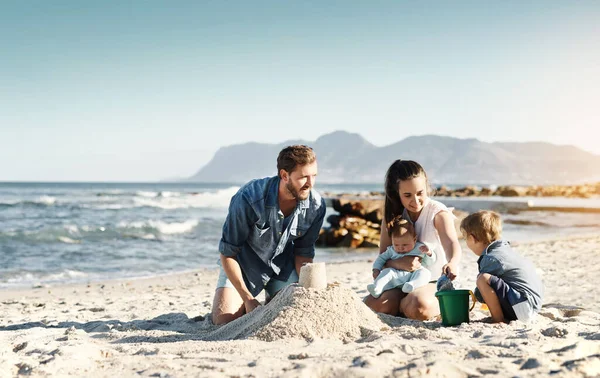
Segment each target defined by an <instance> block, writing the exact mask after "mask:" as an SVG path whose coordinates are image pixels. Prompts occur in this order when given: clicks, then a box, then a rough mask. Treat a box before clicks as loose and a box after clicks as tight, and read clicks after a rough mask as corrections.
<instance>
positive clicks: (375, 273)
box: [373, 269, 381, 279]
mask: <svg viewBox="0 0 600 378" xmlns="http://www.w3.org/2000/svg"><path fill="white" fill-rule="evenodd" d="M379 273H381V270H379V269H373V279H375V278H377V276H379Z"/></svg>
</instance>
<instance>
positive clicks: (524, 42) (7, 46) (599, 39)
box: [0, 0, 600, 181]
mask: <svg viewBox="0 0 600 378" xmlns="http://www.w3.org/2000/svg"><path fill="white" fill-rule="evenodd" d="M0 56H1V58H0V181H6V180H28V181H53V180H56V181H66V180H71V181H154V180H160V179H165V178H171V177H185V176H190V175H192V174H193V173H195V172H196V171H197V170H198V169H199V168H200V167H202V166H203V165H204V164H205V163H207V162H208V160H209V159H210V157H211V156H212V154H213V153H214V152H215V151H216V150H217V149H218V148H219V147H221V146H226V145H230V144H235V143H243V142H247V141H257V142H267V143H279V142H283V141H285V140H288V139H298V138H302V139H306V140H314V139H316V138H317V137H319V136H320V135H323V134H325V133H328V132H331V131H334V130H347V131H350V132H356V133H359V134H361V135H362V136H364V137H365V138H366V139H367V140H369V141H370V142H372V143H374V144H376V145H380V146H381V145H386V144H391V143H393V142H396V141H399V140H401V139H404V138H405V137H407V136H410V135H422V134H440V135H449V136H454V137H460V138H467V137H475V138H478V139H480V140H483V141H488V142H493V141H547V142H551V143H556V144H572V145H575V146H578V147H580V148H582V149H585V150H587V151H590V152H593V153H595V154H600V137H599V135H600V131H598V130H599V129H600V127H599V126H600V106H598V103H599V102H600V1H573V2H572V1H547V0H543V1H526V2H522V1H495V2H487V1H485V2H482V1H422V2H416V1H349V0H344V1H295V2H294V1H280V0H277V1H152V0H150V1H109V0H106V1H96V2H91V1H76V0H72V1H59V0H53V1H45V0H43V1H16V0H15V1H4V2H2V3H1V4H0ZM317 152H318V151H317ZM274 158H275V157H274Z"/></svg>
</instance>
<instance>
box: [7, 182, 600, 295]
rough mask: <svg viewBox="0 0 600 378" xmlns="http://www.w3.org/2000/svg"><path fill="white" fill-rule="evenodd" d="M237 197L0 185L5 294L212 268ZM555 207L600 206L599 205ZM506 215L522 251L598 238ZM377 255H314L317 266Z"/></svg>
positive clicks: (588, 226)
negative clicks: (562, 240)
mask: <svg viewBox="0 0 600 378" xmlns="http://www.w3.org/2000/svg"><path fill="white" fill-rule="evenodd" d="M238 189H239V186H235V185H231V184H202V183H148V184H145V183H0V288H9V287H10V288H15V287H31V286H32V285H33V286H36V285H54V284H63V283H76V282H93V281H99V280H105V279H115V278H141V277H148V276H155V275H161V274H168V273H174V272H183V271H190V270H194V269H197V268H215V267H216V261H217V259H218V251H217V247H218V244H219V239H220V237H221V234H220V233H221V227H222V225H223V221H224V220H225V217H226V215H227V206H228V204H229V200H230V199H231V196H232V195H233V194H234V193H235V192H236V191H237V190H238ZM316 189H317V190H319V191H322V192H329V193H356V194H364V193H368V192H371V191H378V192H380V191H382V186H381V184H372V185H369V184H357V185H349V184H343V185H342V184H340V185H327V184H318V186H317V187H316ZM438 199H439V200H441V201H442V202H444V201H445V199H444V198H438ZM447 200H448V201H449V202H452V201H450V199H447ZM493 200H494V201H503V200H504V199H493ZM519 200H522V201H524V200H527V199H519ZM538 200H542V201H543V200H544V199H536V201H538ZM461 201H462V203H461ZM474 201H475V199H469V198H466V199H464V198H463V199H460V201H457V200H453V204H452V206H456V207H457V208H461V207H464V208H468V207H469V206H468V205H469V204H471V205H476V202H474ZM546 201H550V200H546ZM550 202H551V203H552V204H553V205H554V206H570V205H572V206H584V207H585V206H591V207H600V203H598V200H597V199H592V200H571V199H565V198H563V199H556V198H555V199H552V200H551V201H550ZM456 203H458V205H457V204H456ZM582 204H583V205H582ZM463 205H464V206H463ZM469 210H471V209H469ZM327 211H328V215H329V214H333V213H335V211H333V209H330V208H328V210H327ZM503 216H504V219H505V225H504V230H505V238H506V239H509V240H514V241H518V242H526V241H536V240H545V239H550V238H555V237H565V236H572V235H578V234H597V233H598V232H599V231H600V214H598V213H563V212H555V211H541V212H537V211H533V212H531V211H527V212H521V213H517V214H509V213H506V214H503ZM327 225H328V224H327V222H325V226H327ZM375 254H376V251H375V250H351V249H345V248H323V247H317V252H316V261H325V262H327V261H346V260H354V259H360V258H365V257H366V256H375Z"/></svg>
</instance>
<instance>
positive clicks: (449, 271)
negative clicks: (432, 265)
mask: <svg viewBox="0 0 600 378" xmlns="http://www.w3.org/2000/svg"><path fill="white" fill-rule="evenodd" d="M456 273H457V270H456V265H455V264H454V263H453V262H449V263H448V264H446V265H444V266H443V267H442V274H445V275H446V277H448V278H450V280H454V279H455V278H456Z"/></svg>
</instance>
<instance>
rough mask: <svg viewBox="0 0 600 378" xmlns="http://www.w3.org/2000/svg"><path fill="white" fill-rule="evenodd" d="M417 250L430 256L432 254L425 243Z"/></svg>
mask: <svg viewBox="0 0 600 378" xmlns="http://www.w3.org/2000/svg"><path fill="white" fill-rule="evenodd" d="M419 251H421V253H424V254H426V255H427V256H429V257H431V255H432V253H431V251H430V250H429V247H428V246H426V245H425V244H423V245H422V246H420V247H419Z"/></svg>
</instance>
